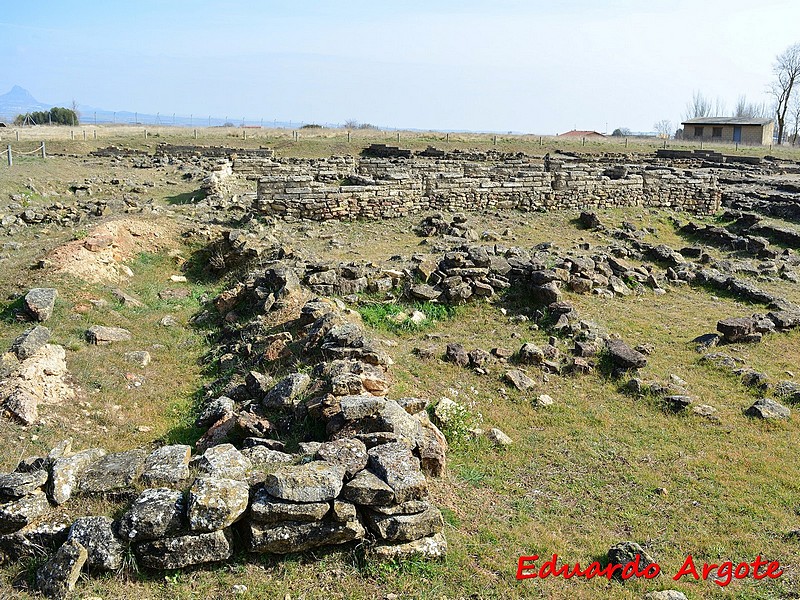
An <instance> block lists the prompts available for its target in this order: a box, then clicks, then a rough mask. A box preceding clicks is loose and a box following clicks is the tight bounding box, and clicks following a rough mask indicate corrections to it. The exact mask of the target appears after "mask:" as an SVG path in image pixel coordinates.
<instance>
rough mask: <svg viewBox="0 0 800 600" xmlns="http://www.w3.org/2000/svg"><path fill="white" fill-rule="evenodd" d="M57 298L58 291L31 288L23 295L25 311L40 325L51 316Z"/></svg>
mask: <svg viewBox="0 0 800 600" xmlns="http://www.w3.org/2000/svg"><path fill="white" fill-rule="evenodd" d="M57 297H58V290H56V289H55V288H33V289H31V290H30V291H29V292H28V293H27V294H25V299H24V301H23V303H24V306H25V311H26V312H27V313H28V314H29V315H30V316H31V317H33V318H34V319H35V320H36V321H39V322H40V323H41V322H44V321H47V320H48V319H49V318H50V317H51V316H53V308H54V307H55V304H56V298H57Z"/></svg>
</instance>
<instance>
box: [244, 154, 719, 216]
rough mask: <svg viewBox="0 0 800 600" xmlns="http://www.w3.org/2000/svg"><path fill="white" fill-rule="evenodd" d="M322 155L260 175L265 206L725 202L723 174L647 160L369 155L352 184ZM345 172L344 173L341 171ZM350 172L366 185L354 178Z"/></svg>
mask: <svg viewBox="0 0 800 600" xmlns="http://www.w3.org/2000/svg"><path fill="white" fill-rule="evenodd" d="M326 171H330V170H329V169H327V168H326V165H325V164H324V163H323V162H322V161H318V162H317V163H316V164H312V163H308V164H306V165H292V166H291V167H289V168H280V169H274V170H273V172H272V174H271V175H269V176H266V177H263V178H261V179H260V180H259V182H258V195H257V210H258V211H259V212H261V213H263V214H268V215H275V216H281V217H290V218H308V219H313V220H326V219H344V220H352V219H381V218H393V217H402V216H407V215H410V214H414V213H417V212H422V211H428V210H448V211H479V210H493V209H518V210H523V211H538V210H586V209H597V208H611V207H616V206H648V207H663V208H671V209H674V210H686V211H690V212H692V213H697V214H713V213H714V212H716V211H717V210H718V209H719V207H720V199H721V194H720V190H719V186H718V183H717V179H716V176H714V175H712V174H708V173H703V172H699V171H687V170H678V169H672V168H652V167H650V166H646V165H642V164H639V165H626V164H614V165H612V166H609V165H608V164H603V163H599V162H598V163H589V162H587V163H573V162H561V161H552V162H549V161H548V162H546V164H543V163H541V162H538V161H534V160H533V159H530V158H522V159H513V160H504V161H485V162H481V161H469V160H452V159H448V160H429V159H414V160H410V161H392V160H385V159H363V160H360V161H358V162H357V163H356V164H355V165H354V169H353V173H352V175H348V176H347V177H345V178H344V183H345V185H331V184H330V178H327V179H321V178H320V177H319V176H318V174H320V173H323V172H326ZM339 173H340V174H341V173H342V172H341V171H339ZM348 178H350V179H355V180H356V181H357V183H358V184H359V185H347V183H349V181H348Z"/></svg>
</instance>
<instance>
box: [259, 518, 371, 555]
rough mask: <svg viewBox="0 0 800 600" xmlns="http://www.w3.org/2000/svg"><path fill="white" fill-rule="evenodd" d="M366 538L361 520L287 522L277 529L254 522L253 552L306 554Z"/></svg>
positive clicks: (276, 527) (277, 526)
mask: <svg viewBox="0 0 800 600" xmlns="http://www.w3.org/2000/svg"><path fill="white" fill-rule="evenodd" d="M364 534H365V531H364V527H363V526H362V525H361V523H359V522H358V520H353V521H348V522H347V523H336V522H328V521H317V522H313V523H300V522H295V521H285V522H283V523H280V524H278V525H274V526H267V525H264V524H261V523H255V522H251V523H250V550H251V551H253V552H270V553H274V554H287V553H289V552H304V551H305V550H310V549H311V548H317V547H319V546H333V545H337V544H346V543H347V542H352V541H354V540H359V539H362V538H363V537H364Z"/></svg>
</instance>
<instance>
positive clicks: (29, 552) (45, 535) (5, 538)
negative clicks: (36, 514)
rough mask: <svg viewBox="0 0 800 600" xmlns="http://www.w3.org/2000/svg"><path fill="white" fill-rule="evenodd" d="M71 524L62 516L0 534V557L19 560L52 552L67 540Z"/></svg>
mask: <svg viewBox="0 0 800 600" xmlns="http://www.w3.org/2000/svg"><path fill="white" fill-rule="evenodd" d="M71 525H72V523H71V522H68V521H66V519H65V518H63V517H62V518H61V519H58V520H56V521H54V522H50V523H48V522H45V523H33V524H31V525H27V526H25V527H23V528H22V529H20V530H19V531H15V532H14V533H9V534H5V535H0V557H2V556H5V557H7V558H9V559H11V560H19V559H20V558H22V557H26V556H41V555H42V554H48V553H50V552H54V551H55V550H56V549H57V548H58V547H59V546H61V544H63V543H64V542H65V541H67V534H68V533H69V528H70V526H71Z"/></svg>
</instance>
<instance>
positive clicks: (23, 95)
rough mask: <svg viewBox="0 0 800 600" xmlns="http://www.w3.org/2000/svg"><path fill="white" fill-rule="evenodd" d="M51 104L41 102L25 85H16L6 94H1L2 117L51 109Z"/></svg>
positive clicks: (0, 112)
mask: <svg viewBox="0 0 800 600" xmlns="http://www.w3.org/2000/svg"><path fill="white" fill-rule="evenodd" d="M49 108H50V105H49V104H44V103H43V102H39V101H38V100H37V99H36V98H34V97H33V94H31V93H30V92H29V91H28V90H26V89H25V88H24V87H22V86H19V85H15V86H13V87H12V88H11V90H10V91H8V92H7V93H5V94H2V95H0V117H2V116H5V117H7V118H13V117H15V116H16V115H18V114H24V113H26V112H31V111H35V110H49Z"/></svg>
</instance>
